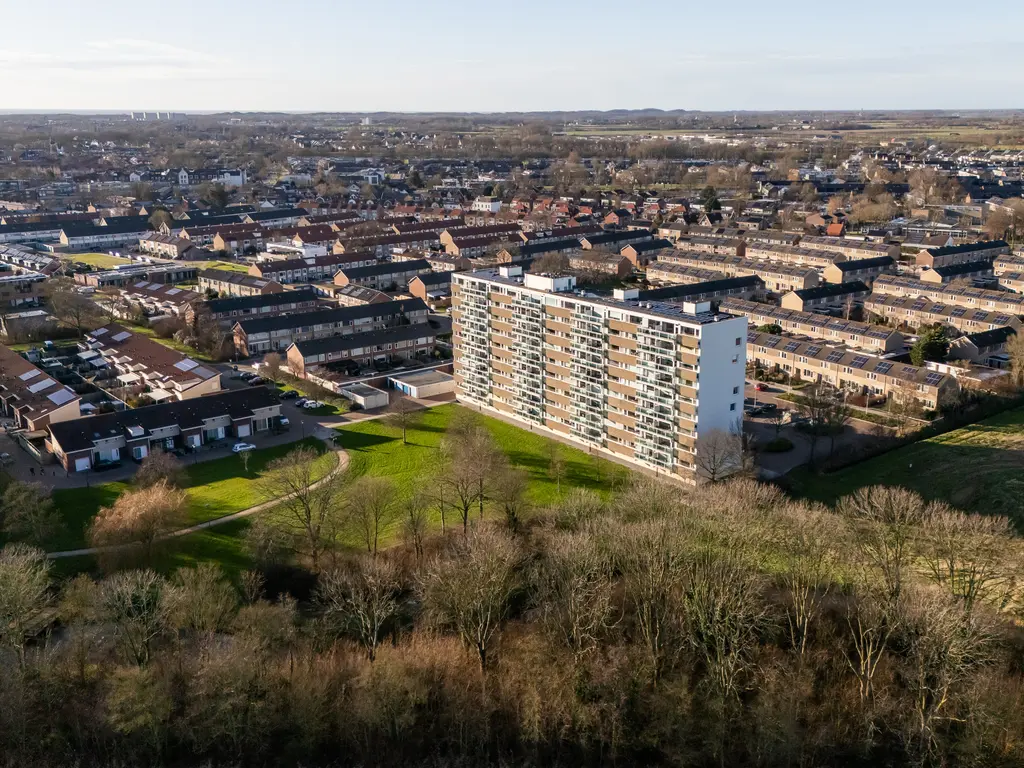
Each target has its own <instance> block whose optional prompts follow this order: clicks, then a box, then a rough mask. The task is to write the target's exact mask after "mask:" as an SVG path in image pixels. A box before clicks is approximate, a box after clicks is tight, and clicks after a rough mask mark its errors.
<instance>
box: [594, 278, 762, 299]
mask: <svg viewBox="0 0 1024 768" xmlns="http://www.w3.org/2000/svg"><path fill="white" fill-rule="evenodd" d="M712 274H713V275H714V277H713V278H712V279H711V280H706V281H700V282H689V283H677V284H675V285H664V286H661V287H658V288H646V289H637V288H625V289H616V290H615V291H614V296H615V298H616V299H618V300H623V301H626V300H629V301H639V302H641V303H642V302H645V301H663V302H669V303H673V304H679V303H684V302H694V301H697V302H704V301H710V302H712V303H713V304H717V303H718V302H720V301H722V300H723V299H725V298H728V297H731V296H734V297H737V298H741V299H753V298H755V297H759V296H763V295H764V282H762V280H761V278H759V277H758V276H757V275H747V276H745V277H722V275H721V274H720V273H717V272H713V273H712Z"/></svg>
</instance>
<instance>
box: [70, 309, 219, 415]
mask: <svg viewBox="0 0 1024 768" xmlns="http://www.w3.org/2000/svg"><path fill="white" fill-rule="evenodd" d="M79 347H80V348H82V350H83V351H87V350H93V351H95V352H99V354H100V355H101V356H102V357H103V359H104V360H105V361H106V362H107V365H108V366H109V368H110V370H112V371H114V372H115V373H116V374H117V380H118V382H119V386H123V387H125V388H126V389H128V390H129V391H131V392H132V393H133V394H137V395H142V394H144V395H145V396H146V397H149V398H150V399H151V400H153V401H155V402H161V401H163V400H188V399H190V398H193V397H202V396H203V395H208V394H210V393H211V392H218V391H220V388H221V384H220V374H219V373H218V372H217V371H216V370H215V369H213V368H208V367H206V366H204V365H202V364H201V363H198V362H196V361H195V360H193V359H192V358H190V357H187V356H186V355H183V354H181V352H178V351H176V350H173V349H171V348H169V347H165V346H164V345H163V344H160V343H159V342H157V341H154V340H153V339H151V338H149V337H148V336H143V335H142V334H140V333H135V332H134V331H129V330H128V329H127V328H125V327H123V326H120V325H118V324H116V323H110V324H108V325H105V326H103V327H102V328H97V329H96V330H95V331H91V332H90V333H87V334H86V336H85V340H84V341H82V342H80V343H79Z"/></svg>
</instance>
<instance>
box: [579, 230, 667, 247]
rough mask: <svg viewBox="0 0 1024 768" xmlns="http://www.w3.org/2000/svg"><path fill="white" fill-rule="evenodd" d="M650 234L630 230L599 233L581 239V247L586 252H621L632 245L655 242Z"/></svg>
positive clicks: (644, 231) (643, 231) (645, 231)
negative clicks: (596, 249)
mask: <svg viewBox="0 0 1024 768" xmlns="http://www.w3.org/2000/svg"><path fill="white" fill-rule="evenodd" d="M653 239H654V238H653V236H652V235H651V233H650V232H648V231H647V230H643V229H630V230H624V231H616V232H598V233H597V234H594V235H585V236H583V237H581V238H579V243H580V247H581V248H583V250H585V251H589V250H592V249H594V248H614V249H615V250H620V249H622V248H625V247H626V246H627V245H631V244H632V243H645V242H647V241H648V240H653Z"/></svg>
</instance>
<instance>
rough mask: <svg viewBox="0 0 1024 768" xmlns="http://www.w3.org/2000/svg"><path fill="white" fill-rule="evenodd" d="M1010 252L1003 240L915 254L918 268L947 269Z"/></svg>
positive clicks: (930, 249)
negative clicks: (951, 266)
mask: <svg viewBox="0 0 1024 768" xmlns="http://www.w3.org/2000/svg"><path fill="white" fill-rule="evenodd" d="M1009 252H1010V246H1009V245H1007V244H1006V241H1004V240H987V241H983V242H980V243H966V244H965V245H949V246H944V247H942V248H926V249H925V250H923V251H921V252H920V253H918V254H917V257H916V263H917V266H918V267H931V268H932V269H934V268H935V267H948V266H950V265H951V264H963V263H965V262H969V261H988V260H991V259H994V258H996V257H998V256H1001V255H1003V254H1006V253H1009Z"/></svg>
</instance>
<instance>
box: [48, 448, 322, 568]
mask: <svg viewBox="0 0 1024 768" xmlns="http://www.w3.org/2000/svg"><path fill="white" fill-rule="evenodd" d="M297 445H308V446H309V447H311V448H314V449H315V450H317V451H318V452H319V453H320V454H321V456H320V458H319V459H318V460H317V461H318V462H319V464H318V466H317V474H318V475H321V476H322V475H324V474H326V473H327V472H328V471H329V470H330V469H331V467H333V466H334V464H335V457H334V454H333V453H329V452H327V449H326V448H325V447H324V444H323V443H322V442H320V441H319V440H314V439H312V438H309V439H307V440H305V441H303V442H301V443H291V444H287V445H278V446H274V447H273V448H264V449H262V450H258V451H253V452H252V453H251V454H250V457H251V458H250V459H249V471H248V472H245V471H244V468H243V466H242V460H241V458H239V457H238V456H234V455H232V456H227V457H225V458H221V459H214V460H212V461H204V462H199V463H197V464H190V465H188V466H187V467H186V474H187V480H186V483H185V490H186V493H187V494H188V521H189V523H190V524H193V523H202V522H205V521H207V520H213V519H215V518H218V517H224V516H225V515H230V514H232V513H234V512H239V511H241V510H243V509H248V508H249V507H252V506H255V505H257V504H260V503H262V502H264V501H267V498H266V497H265V496H263V495H262V494H261V493H260V491H259V488H258V487H257V485H256V483H254V482H253V481H254V480H255V479H257V478H258V477H259V476H260V475H261V474H262V472H263V470H264V469H265V468H266V466H267V464H268V463H269V462H271V461H273V460H274V459H277V458H280V457H281V456H284V455H285V454H286V453H288V452H289V451H291V450H293V449H294V448H295V447H296V446H297ZM94 477H96V479H100V478H102V475H95V476H94ZM129 487H131V486H130V484H129V483H126V482H113V483H101V484H99V485H93V486H91V487H89V488H73V489H71V488H69V489H61V490H57V491H54V494H53V501H54V504H55V505H56V507H57V510H58V511H59V512H60V513H61V517H62V518H63V520H64V524H65V529H64V531H63V532H62V533H61V534H60V536H59V537H57V538H56V539H54V541H52V542H51V543H50V545H49V547H48V549H50V550H53V551H59V550H67V549H79V548H81V547H85V546H87V544H86V528H87V527H88V525H89V522H90V521H91V520H92V519H93V517H95V516H96V513H97V512H98V511H99V510H100V508H101V507H105V506H109V505H110V504H112V503H113V502H114V500H115V499H116V498H117V497H118V496H119V495H120V494H121V493H123V492H124V491H125V490H127V489H128V488H129ZM230 525H231V524H229V525H227V526H225V529H215V530H214V531H204V532H203V533H200V534H195V535H194V536H189V537H187V539H185V540H186V541H188V542H189V545H188V549H189V550H191V551H192V553H193V554H199V552H198V551H197V549H195V548H199V549H200V550H201V549H203V548H207V547H208V546H209V545H210V544H211V543H212V542H216V541H222V540H223V539H224V538H225V537H226V536H227V537H229V538H232V540H233V541H234V544H233V547H232V549H234V550H237V549H238V537H237V535H236V536H234V537H231V536H230V531H229V530H226V529H228V528H229V527H230ZM236 533H237V532H236ZM217 559H219V558H217Z"/></svg>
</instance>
